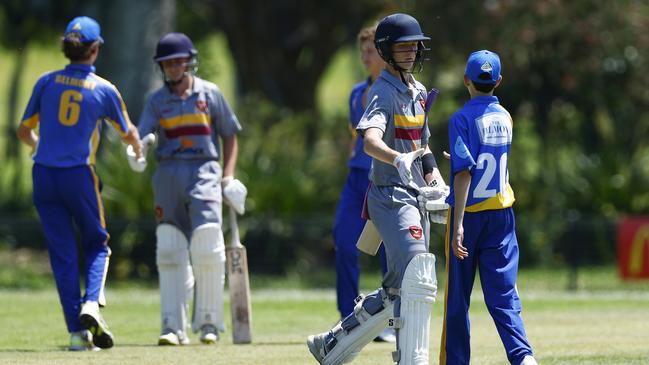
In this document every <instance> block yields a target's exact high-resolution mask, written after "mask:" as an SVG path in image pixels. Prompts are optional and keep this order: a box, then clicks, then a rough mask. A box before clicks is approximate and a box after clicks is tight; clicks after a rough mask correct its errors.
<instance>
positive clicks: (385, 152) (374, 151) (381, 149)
mask: <svg viewBox="0 0 649 365" xmlns="http://www.w3.org/2000/svg"><path fill="white" fill-rule="evenodd" d="M382 138H383V131H382V130H380V129H379V128H369V129H368V130H366V131H365V136H364V138H363V143H364V148H363V149H364V150H365V153H367V154H368V155H370V156H371V157H373V158H375V159H377V160H379V161H382V162H385V163H387V164H390V165H391V164H392V162H393V161H394V159H395V158H396V157H397V156H398V155H399V152H397V151H395V150H393V149H391V148H390V147H388V145H387V144H385V142H383V139H382Z"/></svg>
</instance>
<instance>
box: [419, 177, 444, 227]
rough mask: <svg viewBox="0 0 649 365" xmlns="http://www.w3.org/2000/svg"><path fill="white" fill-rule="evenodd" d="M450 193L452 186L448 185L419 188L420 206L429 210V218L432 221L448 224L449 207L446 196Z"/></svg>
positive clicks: (423, 209)
mask: <svg viewBox="0 0 649 365" xmlns="http://www.w3.org/2000/svg"><path fill="white" fill-rule="evenodd" d="M449 193H450V188H449V186H448V185H443V186H424V187H423V188H419V195H418V196H417V202H418V203H419V208H420V209H421V210H422V211H427V212H428V218H429V219H430V221H431V222H433V223H437V224H446V220H447V216H448V207H449V205H448V204H446V197H448V194H449Z"/></svg>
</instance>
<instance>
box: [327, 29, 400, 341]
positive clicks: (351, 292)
mask: <svg viewBox="0 0 649 365" xmlns="http://www.w3.org/2000/svg"><path fill="white" fill-rule="evenodd" d="M375 32H376V25H374V26H370V27H366V28H363V29H361V31H360V32H359V33H358V37H357V38H358V45H359V46H360V51H361V60H362V61H363V66H365V70H366V71H367V72H369V74H370V75H369V77H368V78H367V79H366V80H365V81H362V82H359V83H358V84H356V85H354V88H353V89H352V92H351V95H350V96H349V121H350V124H351V127H352V129H351V131H352V149H351V156H350V158H349V163H348V167H349V174H348V175H347V180H346V181H345V186H344V187H343V190H342V192H341V193H340V199H339V201H338V208H337V209H336V219H335V223H334V227H333V236H334V242H335V244H336V294H337V300H338V311H339V312H340V318H345V317H347V316H348V315H349V314H350V313H352V311H353V309H354V305H355V303H354V299H356V297H357V296H358V294H359V289H358V280H359V275H360V268H359V264H358V255H359V251H358V248H356V241H358V237H359V236H360V234H361V231H362V230H363V226H364V225H365V221H366V220H365V219H363V218H361V212H362V210H363V202H364V201H365V192H366V191H367V187H368V186H369V183H370V181H369V175H370V167H371V166H372V158H371V157H370V156H368V155H367V153H365V151H364V150H363V139H362V138H360V137H359V136H358V133H356V126H357V125H358V122H359V121H360V119H361V117H362V116H363V112H365V107H366V106H367V94H368V91H369V89H370V87H371V86H372V84H373V83H374V82H375V81H376V79H377V78H378V77H379V74H380V73H381V70H382V69H383V59H381V57H380V56H379V54H378V52H377V51H376V47H374V33H375ZM378 252H379V257H380V259H381V270H382V272H383V275H385V273H386V272H387V262H386V260H385V249H384V248H383V245H381V248H380V249H379V251H378ZM375 340H376V341H384V342H394V341H395V340H396V338H395V335H394V330H393V329H392V328H386V329H385V330H384V331H383V332H382V333H381V334H379V336H377V337H376V339H375Z"/></svg>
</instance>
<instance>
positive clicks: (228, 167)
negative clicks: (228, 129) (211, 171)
mask: <svg viewBox="0 0 649 365" xmlns="http://www.w3.org/2000/svg"><path fill="white" fill-rule="evenodd" d="M238 153H239V143H238V142H237V136H236V134H233V135H231V136H229V137H225V138H223V176H234V168H235V167H236V166H237V155H238Z"/></svg>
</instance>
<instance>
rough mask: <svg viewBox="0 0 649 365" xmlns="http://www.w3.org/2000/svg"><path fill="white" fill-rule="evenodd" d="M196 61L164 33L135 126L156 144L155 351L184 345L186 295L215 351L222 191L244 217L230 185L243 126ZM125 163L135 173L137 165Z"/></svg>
mask: <svg viewBox="0 0 649 365" xmlns="http://www.w3.org/2000/svg"><path fill="white" fill-rule="evenodd" d="M197 54H198V52H197V51H196V49H195V48H194V45H193V43H192V41H191V40H190V39H189V37H187V36H186V35H185V34H182V33H169V34H167V35H165V36H163V37H162V38H161V39H160V41H159V42H158V44H157V46H156V54H155V56H154V61H155V62H156V63H158V65H159V66H160V69H161V70H162V73H163V76H164V82H165V85H164V86H163V87H162V88H160V89H159V90H157V91H155V92H154V93H153V94H152V95H150V96H149V97H148V99H147V102H146V105H145V108H144V111H143V112H142V116H141V118H140V122H139V125H138V128H139V131H140V133H141V135H143V136H150V133H155V134H157V136H158V138H157V139H158V144H157V149H156V151H155V158H156V160H157V161H158V168H157V170H156V172H155V174H154V176H153V192H154V199H155V216H156V219H157V222H158V227H157V230H156V237H157V243H156V244H157V247H156V262H157V266H158V273H159V278H160V310H161V332H160V337H159V339H158V344H159V345H179V344H180V345H185V344H188V343H189V338H188V337H187V334H186V330H187V326H188V324H187V311H188V305H189V297H191V294H192V290H195V296H194V313H193V317H192V329H193V331H194V332H199V331H200V341H201V342H202V343H205V344H213V343H215V342H216V341H217V340H218V339H219V332H223V331H225V323H224V318H223V285H224V280H225V246H224V243H223V233H222V229H221V225H222V222H223V220H222V214H221V202H222V195H221V191H222V190H223V196H224V198H225V201H226V202H227V203H229V204H230V206H231V207H232V208H233V209H235V210H236V211H237V213H239V214H243V212H244V202H245V198H246V194H247V190H246V188H245V186H244V185H243V184H242V183H241V182H240V181H239V180H237V179H235V178H234V169H235V165H236V161H237V133H238V132H239V131H240V130H241V125H240V124H239V121H238V120H237V117H236V116H235V115H234V113H233V112H232V109H231V108H230V105H229V104H228V102H227V101H226V100H225V98H224V97H223V94H221V92H220V90H219V88H218V87H217V86H216V85H215V84H213V83H211V82H208V81H205V80H203V79H201V78H199V77H197V76H196V75H195V73H196V69H197ZM145 139H146V140H152V139H150V138H149V137H146V138H145ZM220 140H221V141H222V142H223V145H222V146H223V169H221V166H220V165H219V158H220V156H221V152H220V149H221V144H220V143H219V141H220ZM130 155H131V158H130V161H131V162H132V164H133V165H134V167H136V169H137V165H138V163H139V161H134V158H133V155H132V154H130ZM142 169H143V168H139V170H142ZM190 262H191V264H190ZM194 283H195V286H194Z"/></svg>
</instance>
